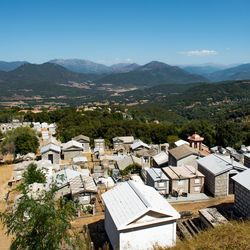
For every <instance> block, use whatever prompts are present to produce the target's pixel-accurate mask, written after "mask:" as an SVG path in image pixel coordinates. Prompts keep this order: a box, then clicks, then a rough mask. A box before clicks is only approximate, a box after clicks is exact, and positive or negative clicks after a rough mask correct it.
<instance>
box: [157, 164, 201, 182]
mask: <svg viewBox="0 0 250 250" xmlns="http://www.w3.org/2000/svg"><path fill="white" fill-rule="evenodd" d="M162 170H163V171H164V172H165V173H166V175H167V176H169V178H171V179H172V180H179V179H190V178H196V177H204V175H203V174H202V173H201V172H199V171H198V170H197V169H195V168H194V167H193V166H188V165H184V166H181V167H171V166H169V167H165V168H163V169H162Z"/></svg>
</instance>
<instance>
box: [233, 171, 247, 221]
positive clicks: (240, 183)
mask: <svg viewBox="0 0 250 250" xmlns="http://www.w3.org/2000/svg"><path fill="white" fill-rule="evenodd" d="M232 179H233V180H234V181H235V194H234V209H235V210H236V211H237V212H238V213H239V214H240V215H242V216H244V217H246V218H250V169H247V170H246V171H244V172H242V173H239V174H237V175H235V176H234V177H232Z"/></svg>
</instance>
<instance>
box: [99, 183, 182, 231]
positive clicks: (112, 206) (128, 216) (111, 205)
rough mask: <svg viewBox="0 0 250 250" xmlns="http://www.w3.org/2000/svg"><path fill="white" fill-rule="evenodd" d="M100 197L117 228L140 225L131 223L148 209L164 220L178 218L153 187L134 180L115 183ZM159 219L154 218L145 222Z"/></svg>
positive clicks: (151, 222)
mask: <svg viewBox="0 0 250 250" xmlns="http://www.w3.org/2000/svg"><path fill="white" fill-rule="evenodd" d="M102 199H103V201H104V203H105V206H106V208H107V209H108V211H109V213H110V215H111V217H112V219H113V221H114V223H115V225H116V227H117V229H118V230H122V229H126V228H128V227H136V226H140V223H139V224H138V223H135V224H132V223H133V222H134V221H136V220H137V219H139V218H140V217H142V216H143V215H145V214H147V213H148V212H150V211H152V212H155V213H158V214H161V215H164V220H169V221H170V220H176V219H178V218H180V215H179V213H178V212H177V211H176V210H175V209H174V208H173V207H172V206H171V205H170V204H169V203H168V202H167V200H166V199H165V198H163V197H162V196H161V195H160V194H159V193H158V192H157V191H156V190H155V189H154V188H152V187H149V186H146V185H143V184H140V183H136V182H134V181H128V182H124V183H122V184H119V185H117V186H116V187H114V188H113V189H111V190H109V191H108V192H106V193H104V194H103V195H102ZM161 219H162V218H154V219H152V220H151V221H149V222H147V223H145V224H153V223H155V222H157V221H159V220H161ZM141 224H143V223H141Z"/></svg>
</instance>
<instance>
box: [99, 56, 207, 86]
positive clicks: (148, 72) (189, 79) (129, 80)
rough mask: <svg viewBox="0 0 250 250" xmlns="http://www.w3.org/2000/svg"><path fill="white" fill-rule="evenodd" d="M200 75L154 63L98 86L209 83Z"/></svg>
mask: <svg viewBox="0 0 250 250" xmlns="http://www.w3.org/2000/svg"><path fill="white" fill-rule="evenodd" d="M207 81H208V80H207V79H206V78H204V77H202V76H200V75H195V74H190V73H188V72H186V71H185V70H182V69H180V68H179V67H175V66H170V65H168V64H165V63H161V62H156V61H153V62H151V63H148V64H146V65H144V66H141V67H139V68H137V69H136V70H133V71H130V72H127V73H120V74H113V75H107V76H105V77H103V78H101V79H99V80H97V81H95V83H96V84H98V85H102V84H112V85H113V87H124V86H126V87H140V88H142V87H149V86H155V85H160V84H181V83H194V82H207Z"/></svg>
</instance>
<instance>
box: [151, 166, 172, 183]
mask: <svg viewBox="0 0 250 250" xmlns="http://www.w3.org/2000/svg"><path fill="white" fill-rule="evenodd" d="M147 173H148V174H149V175H150V176H151V178H152V179H153V180H154V181H168V180H169V179H168V177H167V176H166V175H165V173H164V172H163V171H162V170H161V169H160V168H149V169H147Z"/></svg>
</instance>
